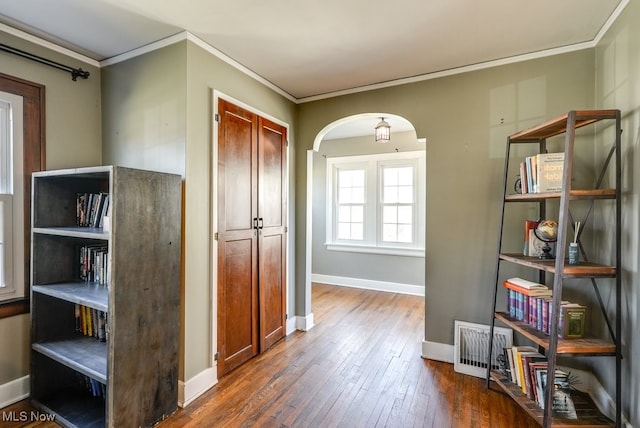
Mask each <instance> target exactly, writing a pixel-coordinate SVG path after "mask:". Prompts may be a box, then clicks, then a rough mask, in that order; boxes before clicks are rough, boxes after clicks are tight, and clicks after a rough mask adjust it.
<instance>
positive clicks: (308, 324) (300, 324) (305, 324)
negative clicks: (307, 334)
mask: <svg viewBox="0 0 640 428" xmlns="http://www.w3.org/2000/svg"><path fill="white" fill-rule="evenodd" d="M314 325H315V324H314V323H313V312H312V313H310V314H309V315H307V316H305V317H296V330H300V331H309V330H311V329H312V328H313V326H314Z"/></svg>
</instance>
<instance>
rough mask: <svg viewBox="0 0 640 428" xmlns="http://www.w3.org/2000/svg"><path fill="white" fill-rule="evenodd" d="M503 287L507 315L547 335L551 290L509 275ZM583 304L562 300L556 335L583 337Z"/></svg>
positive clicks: (584, 318) (561, 336)
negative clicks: (505, 290) (505, 294)
mask: <svg viewBox="0 0 640 428" xmlns="http://www.w3.org/2000/svg"><path fill="white" fill-rule="evenodd" d="M503 286H504V287H505V288H506V289H507V309H508V312H509V316H510V317H511V318H514V319H516V320H518V321H521V322H524V323H526V324H528V325H529V326H531V327H533V328H535V329H536V330H539V331H541V332H543V333H545V334H550V332H551V325H550V323H549V320H550V319H551V314H552V312H553V299H552V293H553V292H552V290H550V289H549V288H548V287H547V286H546V285H544V284H540V283H537V282H532V281H528V280H526V279H522V278H509V279H507V280H506V281H504V282H503ZM586 317H587V307H586V306H584V305H581V304H578V303H572V302H569V301H562V302H561V303H560V313H559V321H558V337H559V338H561V339H579V338H582V337H584V331H585V323H586Z"/></svg>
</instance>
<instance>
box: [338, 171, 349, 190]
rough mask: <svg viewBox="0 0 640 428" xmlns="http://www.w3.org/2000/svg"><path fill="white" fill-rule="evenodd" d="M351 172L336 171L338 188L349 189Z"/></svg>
mask: <svg viewBox="0 0 640 428" xmlns="http://www.w3.org/2000/svg"><path fill="white" fill-rule="evenodd" d="M351 176H352V174H351V171H338V187H351Z"/></svg>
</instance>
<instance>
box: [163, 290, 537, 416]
mask: <svg viewBox="0 0 640 428" xmlns="http://www.w3.org/2000/svg"><path fill="white" fill-rule="evenodd" d="M313 313H314V317H315V323H316V326H315V327H314V328H313V329H311V330H310V331H308V332H306V333H302V332H296V333H294V334H292V335H290V336H288V337H287V338H285V339H284V340H283V341H281V342H279V343H278V344H277V345H276V346H275V347H273V348H272V349H270V350H269V351H267V352H265V353H264V354H261V355H259V356H258V357H256V358H254V359H253V360H252V361H250V362H249V363H247V364H245V365H244V366H242V367H239V368H238V369H236V370H235V371H233V372H231V373H229V374H228V375H227V376H225V377H223V378H222V379H220V381H219V383H218V384H217V385H216V386H215V387H214V388H212V389H211V390H210V391H208V392H207V393H205V394H204V395H203V396H202V397H200V398H199V399H197V400H196V401H195V402H194V403H192V404H191V405H190V406H188V407H187V408H186V409H181V410H179V411H178V412H177V413H176V414H174V415H173V416H172V417H170V418H169V419H167V420H166V421H164V422H162V423H160V424H159V425H158V427H159V428H178V427H233V428H235V427H313V428H315V427H322V428H325V427H349V428H351V427H367V428H368V427H398V428H405V427H433V428H443V427H452V428H454V427H455V428H458V427H491V428H496V427H505V428H507V427H508V428H512V427H516V426H517V427H521V428H528V427H537V426H538V425H537V424H536V423H535V422H534V421H533V420H532V419H531V418H530V417H529V416H528V415H527V414H526V413H524V412H523V411H522V410H521V409H520V408H519V407H517V406H516V405H515V404H514V403H513V402H512V401H511V400H510V399H508V398H507V397H506V396H504V395H502V394H501V393H499V392H496V391H493V390H487V389H486V388H485V386H484V381H483V380H482V379H479V378H474V377H470V376H466V375H461V374H458V373H455V372H454V371H453V366H452V365H451V364H447V363H440V362H435V361H429V360H424V359H422V358H421V357H420V354H421V346H422V340H423V338H424V301H423V298H421V297H416V296H408V295H402V294H390V293H384V292H376V291H368V290H359V289H353V288H343V287H334V286H327V285H321V284H314V287H313Z"/></svg>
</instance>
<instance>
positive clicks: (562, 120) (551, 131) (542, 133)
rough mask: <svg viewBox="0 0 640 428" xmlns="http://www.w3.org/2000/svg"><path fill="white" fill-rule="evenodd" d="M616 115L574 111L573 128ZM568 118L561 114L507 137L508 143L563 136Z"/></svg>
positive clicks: (612, 117)
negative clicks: (574, 120) (574, 121)
mask: <svg viewBox="0 0 640 428" xmlns="http://www.w3.org/2000/svg"><path fill="white" fill-rule="evenodd" d="M618 114H619V111H618V110H576V111H575V117H576V123H575V127H574V128H575V129H578V128H582V127H583V126H586V125H590V124H592V123H594V122H597V121H600V120H604V119H615V118H616V117H617V115H618ZM568 118H569V113H567V114H563V115H561V116H558V117H556V118H554V119H551V120H549V121H547V122H545V123H542V124H540V125H538V126H534V127H533V128H529V129H526V130H524V131H521V132H518V133H516V134H513V135H511V136H510V137H509V141H510V142H511V143H530V142H532V141H538V140H544V139H547V138H550V137H555V136H556V135H560V134H564V133H565V132H567V122H568Z"/></svg>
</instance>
